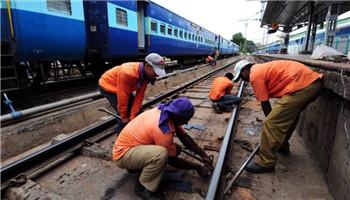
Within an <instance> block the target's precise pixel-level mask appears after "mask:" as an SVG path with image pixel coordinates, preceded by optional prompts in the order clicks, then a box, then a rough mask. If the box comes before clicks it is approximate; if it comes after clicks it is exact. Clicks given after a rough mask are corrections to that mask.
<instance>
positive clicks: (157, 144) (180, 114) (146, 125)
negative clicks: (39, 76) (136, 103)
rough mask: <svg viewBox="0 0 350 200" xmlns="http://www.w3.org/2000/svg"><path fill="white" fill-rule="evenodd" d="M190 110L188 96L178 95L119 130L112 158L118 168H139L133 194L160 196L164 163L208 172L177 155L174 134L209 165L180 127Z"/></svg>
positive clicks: (206, 174)
mask: <svg viewBox="0 0 350 200" xmlns="http://www.w3.org/2000/svg"><path fill="white" fill-rule="evenodd" d="M193 114H194V108H193V105H192V103H191V102H190V101H189V100H188V99H187V98H184V97H182V98H177V99H175V100H173V101H171V102H169V103H167V104H160V105H159V106H158V107H156V108H153V109H151V110H148V111H145V112H143V113H142V114H140V115H138V116H137V117H136V118H135V119H134V120H132V121H131V122H130V123H128V124H127V125H126V126H125V128H124V129H123V130H122V131H121V133H120V135H119V136H118V138H117V139H116V141H115V143H114V148H113V160H114V161H115V162H116V164H117V166H118V167H120V168H123V169H128V170H137V169H140V170H142V171H141V174H140V176H139V178H138V181H137V183H136V186H135V193H136V195H138V196H140V197H142V198H143V199H149V198H152V199H162V198H163V197H162V195H161V193H159V192H157V189H158V185H159V183H160V181H161V178H162V176H163V173H164V171H165V168H166V165H167V163H169V164H171V165H173V166H174V167H177V168H180V169H194V170H196V171H197V172H198V174H199V175H201V176H208V173H209V171H208V168H207V167H204V166H202V165H200V164H196V163H192V162H189V161H186V160H184V159H181V158H179V157H177V156H178V155H179V154H180V153H181V148H178V147H179V146H178V145H176V144H175V143H174V141H173V140H174V136H175V134H176V135H177V137H178V138H179V139H180V141H181V142H182V143H183V144H184V145H185V146H186V147H187V148H188V149H190V150H192V151H193V152H194V153H196V154H198V155H199V156H200V157H201V158H202V159H203V162H204V163H205V164H206V165H207V166H211V165H212V160H211V159H210V158H209V156H208V155H207V154H206V153H205V151H204V150H202V149H201V148H200V147H199V146H198V145H197V144H196V143H195V142H194V141H193V139H192V138H191V137H190V136H189V135H187V134H186V133H185V131H184V129H183V127H182V125H183V124H186V123H187V122H188V121H189V120H190V119H191V118H192V116H193Z"/></svg>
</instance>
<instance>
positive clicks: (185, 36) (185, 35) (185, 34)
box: [184, 31, 187, 40]
mask: <svg viewBox="0 0 350 200" xmlns="http://www.w3.org/2000/svg"><path fill="white" fill-rule="evenodd" d="M184 38H185V39H186V40H187V32H186V31H185V33H184Z"/></svg>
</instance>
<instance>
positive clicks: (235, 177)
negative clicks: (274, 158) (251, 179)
mask: <svg viewBox="0 0 350 200" xmlns="http://www.w3.org/2000/svg"><path fill="white" fill-rule="evenodd" d="M259 148H260V144H259V145H258V146H256V147H255V149H254V151H253V152H252V153H251V154H250V156H249V157H248V159H247V160H246V161H245V162H244V163H243V164H242V166H241V168H240V169H239V170H238V171H237V172H236V174H235V175H234V176H233V178H232V179H231V181H230V182H229V184H228V185H227V187H226V188H225V190H224V195H226V194H227V193H228V191H229V190H230V188H231V187H232V185H233V183H234V182H235V181H236V179H237V178H238V177H239V175H241V173H242V171H243V170H244V168H245V167H246V166H247V164H248V163H249V162H250V161H251V160H252V158H253V157H254V155H255V154H256V152H258V150H259Z"/></svg>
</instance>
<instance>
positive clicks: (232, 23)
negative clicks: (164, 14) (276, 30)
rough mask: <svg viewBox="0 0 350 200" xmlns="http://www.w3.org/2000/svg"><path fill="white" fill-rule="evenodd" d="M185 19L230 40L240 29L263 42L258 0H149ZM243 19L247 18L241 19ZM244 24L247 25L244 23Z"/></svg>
mask: <svg viewBox="0 0 350 200" xmlns="http://www.w3.org/2000/svg"><path fill="white" fill-rule="evenodd" d="M152 1H153V2H155V3H157V4H159V5H161V6H163V7H165V8H167V9H169V10H171V11H172V12H174V13H176V14H178V15H180V16H182V17H185V18H186V19H188V20H190V21H192V22H194V23H196V24H198V25H200V26H202V27H204V28H206V29H207V30H209V31H211V32H213V33H216V34H220V35H222V36H223V37H224V38H226V39H229V40H231V39H232V35H234V34H235V33H238V32H241V33H242V34H243V36H245V34H247V35H246V36H245V37H246V38H248V40H253V41H254V42H255V43H263V40H264V39H263V38H264V33H265V32H266V29H263V28H260V21H258V20H254V19H260V18H261V12H260V10H261V8H262V4H261V2H260V0H249V1H247V0H152ZM245 19H249V20H247V21H244V20H245ZM246 24H247V26H245V25H246Z"/></svg>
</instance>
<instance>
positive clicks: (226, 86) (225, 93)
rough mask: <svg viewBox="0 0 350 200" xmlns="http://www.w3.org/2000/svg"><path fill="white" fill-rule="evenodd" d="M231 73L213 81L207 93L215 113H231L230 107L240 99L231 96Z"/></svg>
mask: <svg viewBox="0 0 350 200" xmlns="http://www.w3.org/2000/svg"><path fill="white" fill-rule="evenodd" d="M232 79H233V75H232V73H226V74H225V76H221V77H218V78H216V79H215V80H214V82H213V85H212V86H211V89H210V92H209V99H210V100H211V101H212V106H213V108H214V110H215V112H217V113H222V112H231V111H232V106H233V105H235V104H236V105H237V104H238V103H239V102H240V98H239V97H237V96H235V95H233V94H231V90H232V88H233V83H232Z"/></svg>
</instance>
